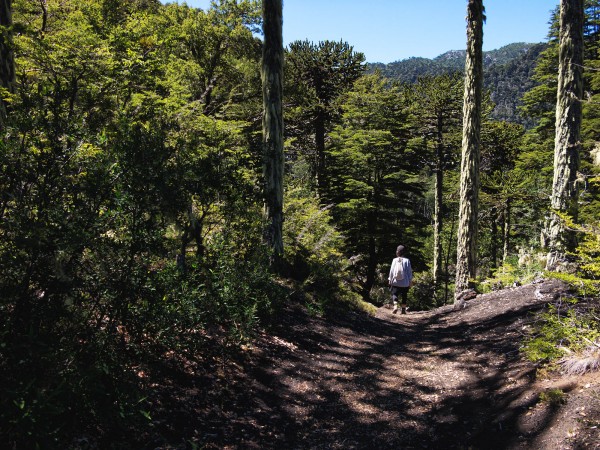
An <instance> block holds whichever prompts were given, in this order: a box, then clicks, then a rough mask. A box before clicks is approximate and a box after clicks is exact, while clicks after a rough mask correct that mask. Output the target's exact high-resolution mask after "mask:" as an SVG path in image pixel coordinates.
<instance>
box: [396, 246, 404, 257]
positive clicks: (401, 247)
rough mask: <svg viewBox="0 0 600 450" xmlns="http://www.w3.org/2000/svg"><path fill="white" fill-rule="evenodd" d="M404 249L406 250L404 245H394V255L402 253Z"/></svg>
mask: <svg viewBox="0 0 600 450" xmlns="http://www.w3.org/2000/svg"><path fill="white" fill-rule="evenodd" d="M405 251H406V247H404V245H399V246H398V247H396V256H402V255H404V252H405Z"/></svg>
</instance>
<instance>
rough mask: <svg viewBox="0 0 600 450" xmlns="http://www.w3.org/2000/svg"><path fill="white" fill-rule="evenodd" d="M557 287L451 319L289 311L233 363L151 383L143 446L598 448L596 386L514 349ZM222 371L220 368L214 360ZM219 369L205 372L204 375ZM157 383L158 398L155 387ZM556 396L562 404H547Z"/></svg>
mask: <svg viewBox="0 0 600 450" xmlns="http://www.w3.org/2000/svg"><path fill="white" fill-rule="evenodd" d="M565 292H566V288H565V286H563V285H562V284H561V283H559V282H557V281H544V282H541V283H537V284H531V285H527V286H521V287H516V288H510V289H505V290H502V291H498V292H494V293H491V294H486V295H480V296H478V297H477V298H476V299H474V300H471V301H467V302H466V304H465V307H464V308H462V309H460V310H456V311H455V310H454V309H453V307H452V306H446V307H443V308H440V309H437V310H434V311H429V312H409V313H408V314H406V315H393V314H391V312H390V310H389V309H387V308H380V309H379V311H378V313H377V315H376V317H369V316H367V315H365V314H359V313H345V314H340V315H339V317H334V318H329V319H328V320H324V319H320V318H315V317H311V316H309V315H308V314H306V313H305V312H304V311H303V310H302V309H301V308H299V307H297V308H291V309H289V310H288V311H287V313H286V314H284V316H283V318H282V321H281V323H280V324H279V325H278V326H276V327H275V328H274V329H272V330H270V331H269V333H268V334H267V333H264V334H262V335H261V336H260V337H259V339H257V341H256V342H255V343H254V344H253V346H252V347H250V348H248V349H246V351H245V352H244V353H243V354H241V355H239V357H238V358H236V361H231V360H228V361H229V362H223V360H221V359H220V358H217V359H216V360H215V361H219V363H218V365H217V366H216V368H215V365H214V364H210V365H209V364H207V362H206V361H205V362H204V363H194V362H192V361H187V362H186V369H185V370H184V371H179V372H177V373H178V375H177V376H174V375H173V372H172V371H169V372H164V373H161V374H158V373H153V374H151V378H153V379H154V380H155V381H156V378H157V377H158V376H159V375H160V377H162V378H161V379H160V380H158V382H157V383H156V386H157V387H156V389H155V394H154V397H153V398H152V402H153V407H154V410H153V411H152V412H151V413H152V417H153V421H154V427H153V428H154V433H153V434H152V435H144V436H139V441H138V442H139V443H140V447H145V448H182V449H183V448H209V449H213V448H225V449H235V448H257V449H259V448H260V449H265V448H278V449H279V448H281V449H353V448H354V449H358V448H361V449H362V448H365V449H366V448H369V449H370V448H373V449H387V448H390V449H391V448H396V449H397V448H402V449H411V448H417V449H418V448H431V449H434V448H440V449H441V448H443V449H452V448H456V449H467V448H472V449H492V448H498V449H518V448H527V449H553V450H554V449H583V448H590V449H600V432H599V427H600V376H598V374H588V375H584V376H579V377H567V376H561V375H560V374H550V375H545V376H540V374H539V373H538V370H537V367H536V366H535V365H533V364H532V363H531V362H528V361H526V360H525V359H524V358H523V357H522V355H521V354H520V351H519V345H520V344H521V341H522V338H523V337H524V335H525V334H526V333H527V330H528V328H529V327H531V325H532V323H533V321H535V320H536V319H535V317H536V316H535V314H534V313H535V312H536V311H540V310H542V309H544V308H545V307H546V305H547V304H548V303H550V302H553V301H557V300H560V298H561V297H562V296H563V295H564V294H565ZM213 362H214V361H213ZM203 366H204V367H212V369H211V370H210V371H207V370H204V369H202V367H203ZM159 386H160V387H159ZM551 389H561V390H562V391H563V392H564V393H565V399H566V401H565V402H563V403H558V402H556V403H557V404H551V402H548V401H542V400H540V394H541V393H543V392H548V391H550V390H551Z"/></svg>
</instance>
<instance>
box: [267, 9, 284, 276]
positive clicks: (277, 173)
mask: <svg viewBox="0 0 600 450" xmlns="http://www.w3.org/2000/svg"><path fill="white" fill-rule="evenodd" d="M262 13H263V33H264V36H265V38H264V39H265V41H264V45H263V55H262V85H263V161H264V163H263V174H264V183H265V186H264V188H265V192H264V195H265V210H266V216H267V220H268V221H269V223H268V225H267V229H266V240H267V243H268V245H269V246H270V247H271V249H272V252H273V259H272V263H273V267H274V268H275V269H279V268H280V264H281V259H282V257H283V98H282V97H283V37H282V22H283V20H282V0H263V3H262Z"/></svg>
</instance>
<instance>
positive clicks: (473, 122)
mask: <svg viewBox="0 0 600 450" xmlns="http://www.w3.org/2000/svg"><path fill="white" fill-rule="evenodd" d="M483 12H484V8H483V1H482V0H469V2H468V5H467V55H466V61H465V95H464V106H463V138H462V159H461V169H460V170H461V177H460V197H459V198H460V200H459V201H460V204H459V216H458V221H459V223H458V238H457V253H456V285H455V300H458V299H459V298H460V293H461V292H462V291H464V290H465V289H467V288H468V287H469V279H470V278H473V277H474V276H475V268H476V256H477V206H478V205H477V204H478V197H479V154H480V148H479V147H480V139H481V138H480V135H481V97H482V89H483V57H482V56H483V55H482V44H483V21H484V19H485V17H484V14H483Z"/></svg>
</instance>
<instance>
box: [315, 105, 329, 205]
mask: <svg viewBox="0 0 600 450" xmlns="http://www.w3.org/2000/svg"><path fill="white" fill-rule="evenodd" d="M324 116H325V112H324V111H319V112H317V117H315V149H316V152H317V155H316V156H317V164H316V166H317V170H316V178H317V186H318V192H319V195H320V196H324V195H325V190H326V189H327V186H326V182H325V117H324Z"/></svg>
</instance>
